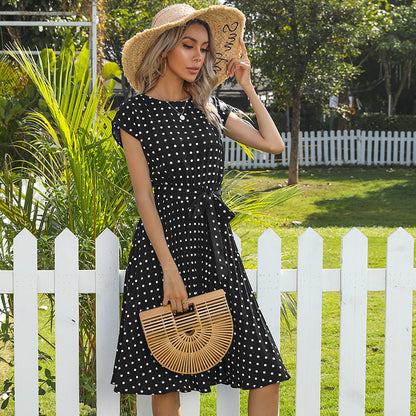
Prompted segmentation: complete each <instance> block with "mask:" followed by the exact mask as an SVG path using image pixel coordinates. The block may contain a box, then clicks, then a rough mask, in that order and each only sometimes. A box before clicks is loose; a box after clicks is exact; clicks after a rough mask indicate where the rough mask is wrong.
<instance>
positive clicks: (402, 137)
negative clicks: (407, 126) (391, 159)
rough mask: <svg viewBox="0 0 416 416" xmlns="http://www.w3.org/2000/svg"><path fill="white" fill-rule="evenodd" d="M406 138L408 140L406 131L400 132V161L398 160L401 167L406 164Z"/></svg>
mask: <svg viewBox="0 0 416 416" xmlns="http://www.w3.org/2000/svg"><path fill="white" fill-rule="evenodd" d="M405 138H406V133H405V132H404V131H402V132H400V139H399V140H400V141H399V160H398V164H399V165H404V164H405V158H404V149H405V143H406V142H405Z"/></svg>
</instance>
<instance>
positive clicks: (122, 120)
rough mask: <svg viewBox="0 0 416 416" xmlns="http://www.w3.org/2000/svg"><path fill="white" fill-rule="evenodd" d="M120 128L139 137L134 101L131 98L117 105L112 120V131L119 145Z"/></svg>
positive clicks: (120, 144) (120, 143)
mask: <svg viewBox="0 0 416 416" xmlns="http://www.w3.org/2000/svg"><path fill="white" fill-rule="evenodd" d="M120 129H123V130H124V131H126V132H127V133H129V134H131V135H132V136H134V137H136V138H139V128H138V125H137V108H136V103H135V102H134V101H132V99H128V100H127V101H125V102H124V103H123V104H121V106H120V107H119V109H118V111H117V113H116V115H115V116H114V118H113V122H112V132H113V136H114V139H115V141H116V142H117V144H118V145H119V146H121V147H123V144H122V142H121V134H120Z"/></svg>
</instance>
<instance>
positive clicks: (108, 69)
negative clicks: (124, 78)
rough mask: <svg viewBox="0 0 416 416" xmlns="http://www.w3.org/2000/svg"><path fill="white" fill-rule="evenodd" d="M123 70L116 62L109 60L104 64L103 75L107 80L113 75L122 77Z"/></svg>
mask: <svg viewBox="0 0 416 416" xmlns="http://www.w3.org/2000/svg"><path fill="white" fill-rule="evenodd" d="M122 73H123V71H122V70H121V69H120V67H119V66H118V64H117V63H116V62H107V63H106V64H104V66H103V70H102V76H103V78H104V79H105V80H108V79H110V78H113V77H117V78H118V77H120V76H121V74H122Z"/></svg>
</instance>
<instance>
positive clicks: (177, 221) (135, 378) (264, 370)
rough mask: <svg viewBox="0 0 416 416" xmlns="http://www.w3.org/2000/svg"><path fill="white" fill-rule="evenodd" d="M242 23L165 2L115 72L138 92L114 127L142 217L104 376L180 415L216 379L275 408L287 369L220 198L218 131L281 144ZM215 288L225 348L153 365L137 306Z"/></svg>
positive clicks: (161, 413) (263, 146)
mask: <svg viewBox="0 0 416 416" xmlns="http://www.w3.org/2000/svg"><path fill="white" fill-rule="evenodd" d="M243 27H244V16H243V15H242V13H241V12H239V11H238V10H236V9H234V8H230V7H226V6H211V7H208V8H206V9H202V10H198V11H195V10H194V9H193V8H192V7H190V6H187V5H184V4H180V5H173V6H169V7H167V8H165V9H163V10H162V11H160V12H159V13H158V14H157V15H156V16H155V18H154V19H153V22H152V28H151V29H149V30H146V31H144V32H141V33H139V34H137V35H136V36H135V37H134V38H132V39H130V40H129V41H128V42H127V43H126V45H125V47H124V49H123V69H124V72H125V74H126V77H127V79H128V80H129V82H130V83H131V85H132V86H133V87H134V88H135V89H136V91H137V92H138V93H139V94H138V95H136V96H135V97H132V98H130V99H128V100H127V101H126V102H125V103H124V104H123V105H122V106H121V107H120V109H119V111H118V113H117V115H116V117H115V118H114V122H113V134H114V136H115V138H116V140H117V142H118V144H120V145H121V146H123V148H124V151H125V155H126V160H127V165H128V168H129V172H130V176H131V181H132V185H133V189H134V194H135V198H136V203H137V208H138V211H139V213H140V217H141V220H140V222H139V224H138V226H137V228H136V232H135V235H134V237H133V242H132V247H131V252H130V257H129V261H128V265H127V269H126V278H125V287H124V297H123V309H122V317H121V324H120V335H119V341H118V349H117V355H116V361H115V366H114V374H113V378H112V383H113V384H114V385H115V391H118V392H121V393H135V394H152V395H153V414H154V415H155V416H165V415H166V416H168V415H169V416H171V415H175V416H176V415H180V403H179V393H178V392H180V391H182V392H187V391H191V390H198V391H200V392H208V391H210V386H211V385H214V384H218V383H222V384H229V385H231V386H232V387H239V388H243V389H250V394H249V404H248V412H249V415H250V416H256V415H261V416H269V415H270V416H276V415H277V412H278V397H279V383H280V382H281V381H284V380H287V379H289V378H290V376H289V374H288V373H287V371H286V369H285V367H284V365H283V363H282V360H281V358H280V355H279V351H278V349H277V347H276V345H275V343H274V341H273V338H272V336H271V334H270V331H269V329H268V328H267V326H266V323H265V321H264V319H263V316H262V314H261V312H260V311H259V309H258V305H257V302H256V299H255V297H254V295H253V292H252V289H251V287H250V285H249V283H248V280H247V276H246V274H245V271H244V268H243V265H242V262H241V259H240V257H239V254H238V250H237V247H236V245H235V243H234V239H233V236H232V232H231V229H230V226H229V223H228V222H229V220H230V219H231V218H232V216H233V214H232V213H231V211H229V210H228V208H227V207H226V206H225V204H224V203H223V202H222V200H221V197H220V188H221V182H222V177H223V169H224V166H223V165H224V159H223V146H222V141H221V134H220V131H221V130H223V131H224V133H225V134H226V135H227V136H229V137H231V138H232V139H238V141H239V142H240V143H243V144H245V145H247V146H250V147H253V148H256V149H259V150H263V151H266V152H270V153H280V152H282V151H283V148H284V145H283V141H282V139H281V137H280V134H279V132H278V130H277V128H276V126H275V125H274V123H273V121H272V119H271V118H270V115H269V114H268V112H267V110H266V109H265V107H264V106H263V104H262V103H261V101H260V99H259V98H258V96H257V94H256V92H255V90H254V88H253V86H252V84H251V79H250V62H249V60H248V57H247V52H246V48H245V46H244V42H243V41H242V38H241V36H242V33H243ZM240 52H241V57H240ZM228 76H235V78H236V80H237V82H238V83H239V84H240V86H241V87H242V89H243V90H244V92H245V93H246V94H247V96H248V98H249V99H250V101H251V105H252V107H253V109H254V111H255V113H256V116H257V120H258V124H259V130H256V129H254V128H253V127H252V126H250V125H248V124H247V123H245V122H243V121H242V120H241V119H240V118H239V117H237V116H236V115H235V114H234V113H233V112H232V109H231V107H229V106H227V105H226V104H225V103H223V102H222V101H220V100H218V99H217V98H213V97H211V98H210V97H209V93H210V92H211V90H212V89H213V87H215V85H217V84H218V83H220V82H221V81H223V80H224V79H226V78H227V77H228ZM208 222H211V224H208ZM212 223H213V224H212ZM220 288H222V289H224V291H225V293H226V297H227V300H228V303H229V307H230V310H231V313H232V316H233V323H234V336H233V341H232V344H231V346H230V349H229V350H228V352H227V354H226V355H225V356H224V358H223V359H222V360H221V361H220V362H219V363H218V364H217V365H216V366H215V367H213V368H211V369H210V370H207V371H205V372H203V373H200V374H195V375H185V374H177V373H173V372H171V371H169V370H167V369H165V368H164V367H162V366H161V365H160V364H159V363H158V362H157V361H156V360H155V359H154V358H153V357H152V355H151V354H150V351H149V349H148V347H147V345H146V340H145V338H144V335H143V331H142V329H141V326H140V321H139V312H141V311H142V310H147V309H150V308H154V307H157V306H160V305H161V304H163V305H167V304H168V303H169V304H170V305H171V309H172V311H173V312H182V311H186V310H187V309H188V308H187V299H188V296H196V295H199V294H202V293H206V292H209V291H212V290H215V289H220Z"/></svg>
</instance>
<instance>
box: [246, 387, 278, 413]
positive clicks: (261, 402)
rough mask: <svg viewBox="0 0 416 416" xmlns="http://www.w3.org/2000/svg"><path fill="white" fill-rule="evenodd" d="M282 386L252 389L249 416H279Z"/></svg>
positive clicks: (249, 396) (249, 398) (249, 400)
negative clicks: (280, 389)
mask: <svg viewBox="0 0 416 416" xmlns="http://www.w3.org/2000/svg"><path fill="white" fill-rule="evenodd" d="M279 387H280V384H279V383H276V384H270V385H268V386H265V387H260V388H259V389H252V390H250V393H249V395H248V416H277V414H278V411H279Z"/></svg>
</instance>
